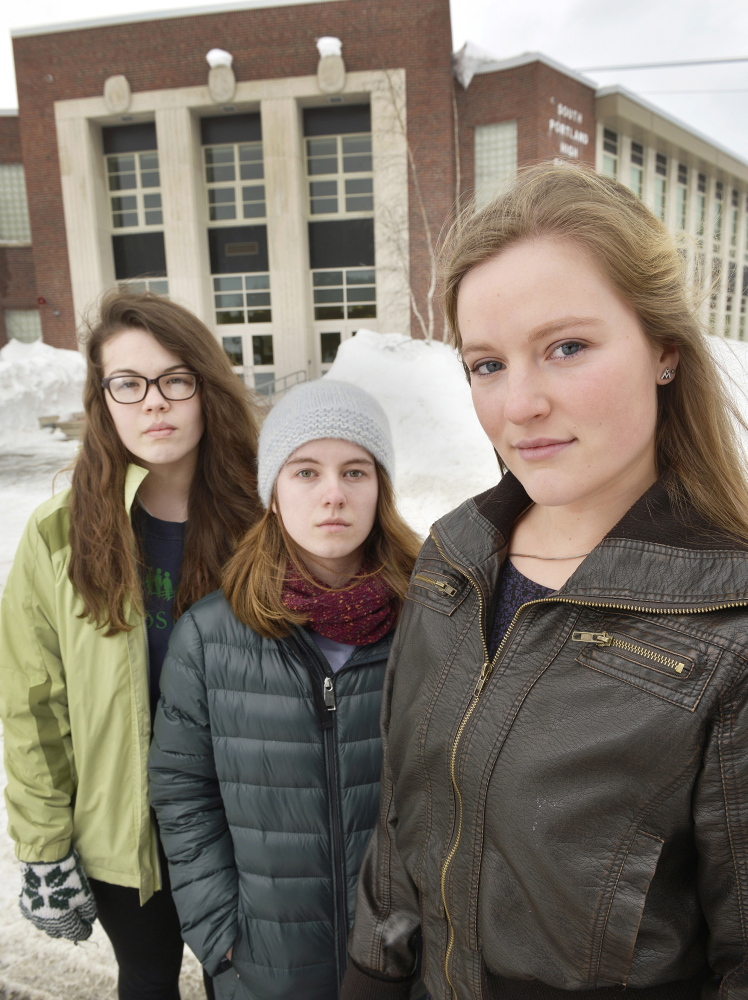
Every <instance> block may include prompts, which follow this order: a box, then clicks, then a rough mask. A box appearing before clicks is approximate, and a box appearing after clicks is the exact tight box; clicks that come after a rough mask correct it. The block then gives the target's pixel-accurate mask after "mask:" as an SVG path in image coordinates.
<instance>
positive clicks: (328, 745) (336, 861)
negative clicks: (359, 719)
mask: <svg viewBox="0 0 748 1000" xmlns="http://www.w3.org/2000/svg"><path fill="white" fill-rule="evenodd" d="M299 632H300V633H302V632H303V630H301V629H300V630H299ZM297 641H298V642H300V643H301V644H302V645H303V646H304V653H305V655H306V656H307V657H308V658H309V659H311V660H312V661H313V663H314V666H315V668H316V670H314V671H310V673H311V674H312V677H311V679H312V683H313V684H317V683H319V681H320V679H321V681H322V697H323V699H324V704H325V708H326V709H327V712H328V716H329V725H325V726H323V733H324V740H325V753H326V754H327V759H328V761H329V762H330V766H329V769H328V779H327V793H328V795H329V796H330V809H331V812H332V830H331V834H332V857H333V875H334V881H335V913H334V915H333V919H336V921H337V939H338V941H337V943H338V947H337V952H338V962H337V965H338V986H340V984H341V983H342V981H343V975H344V973H345V969H346V965H347V959H348V898H347V893H346V887H345V879H344V874H345V865H344V856H343V824H342V817H341V810H340V796H339V792H338V787H339V780H338V758H337V754H336V752H335V740H336V732H337V722H336V719H337V710H338V705H337V700H336V698H335V680H334V677H333V675H332V674H330V673H328V670H329V669H330V665H329V663H328V662H327V661H326V660H325V661H324V662H323V660H322V654H321V653H320V652H318V650H317V648H316V646H314V645H313V640H312V639H309V638H307V637H306V636H303V635H300V636H299V638H298V640H297ZM302 662H303V660H302ZM315 674H316V676H315ZM333 713H334V714H333Z"/></svg>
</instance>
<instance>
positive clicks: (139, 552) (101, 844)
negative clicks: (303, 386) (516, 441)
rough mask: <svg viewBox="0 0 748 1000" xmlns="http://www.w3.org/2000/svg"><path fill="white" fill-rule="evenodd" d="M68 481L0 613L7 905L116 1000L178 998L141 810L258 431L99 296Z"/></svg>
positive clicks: (249, 508) (163, 312)
mask: <svg viewBox="0 0 748 1000" xmlns="http://www.w3.org/2000/svg"><path fill="white" fill-rule="evenodd" d="M86 359H87V364H88V371H87V378H86V385H85V391H84V405H85V411H86V418H87V419H86V428H85V433H84V438H83V443H82V446H81V450H80V453H79V455H78V457H77V459H76V461H75V464H74V467H73V474H72V485H71V487H70V488H69V489H67V490H65V491H64V492H62V493H59V494H58V495H57V496H55V497H54V498H53V499H51V500H49V501H47V502H46V503H44V504H42V505H41V507H39V508H38V509H37V510H36V511H35V512H34V514H33V516H32V518H31V521H30V522H29V525H28V527H27V529H26V532H25V534H24V536H23V538H22V540H21V543H20V545H19V548H18V551H17V554H16V558H15V561H14V564H13V567H12V570H11V572H10V575H9V578H8V583H7V587H6V589H5V593H4V595H3V601H2V608H1V609H0V706H1V707H2V717H3V723H4V735H5V764H6V769H7V775H8V788H7V792H6V798H7V803H8V817H9V831H10V834H11V836H12V837H13V839H14V840H15V842H16V853H17V856H18V859H19V860H20V861H21V867H22V876H23V888H22V893H21V900H20V905H21V911H22V913H23V914H24V916H26V917H28V918H29V920H31V921H32V923H34V924H35V925H36V926H37V927H38V928H40V929H41V930H44V931H46V932H47V933H48V934H50V935H51V936H52V937H64V938H69V939H70V940H72V941H81V940H85V939H86V938H88V937H89V935H90V934H91V924H92V923H93V921H94V920H95V918H96V915H97V913H98V916H99V918H100V920H101V922H102V925H103V927H104V930H105V931H106V932H107V934H108V935H109V937H110V939H111V941H112V945H113V947H114V951H115V955H116V957H117V961H118V964H119V997H120V1000H136V998H137V1000H145V998H148V1000H177V998H178V997H179V987H178V981H179V970H180V966H181V960H182V950H183V945H182V939H181V935H180V929H179V920H178V918H177V914H176V910H175V908H174V904H173V901H172V898H171V894H170V889H169V884H168V874H167V866H166V864H165V862H164V857H163V852H162V850H161V845H160V841H159V835H158V830H157V828H156V827H155V825H154V821H153V816H152V813H151V809H150V805H149V799H148V785H147V769H146V765H147V757H148V748H149V744H150V740H151V725H152V719H153V715H154V712H155V708H156V703H157V700H158V692H159V676H160V672H161V665H162V662H163V659H164V656H165V653H166V647H167V644H168V639H169V635H170V633H171V630H172V627H173V624H174V621H175V619H177V618H178V617H179V616H180V615H181V614H182V612H183V611H185V610H186V609H187V608H188V607H189V606H190V605H191V604H193V603H194V602H195V601H196V600H197V599H198V598H200V597H203V596H204V595H205V594H207V593H209V592H210V591H212V590H215V589H216V587H218V586H219V583H220V574H221V570H222V568H223V565H224V563H225V562H226V561H227V559H228V558H229V556H230V555H231V553H232V551H233V549H234V547H235V545H236V543H237V542H238V541H239V539H240V538H241V537H242V536H243V535H244V534H245V532H246V531H247V529H248V528H250V527H251V525H252V524H253V523H254V522H255V520H256V518H257V516H258V514H259V510H260V508H259V501H258V499H257V493H256V477H255V454H256V437H257V435H256V421H255V417H254V414H253V412H252V409H251V406H250V403H249V401H248V398H247V395H246V393H245V391H244V389H243V387H242V384H241V382H240V381H239V379H237V377H236V375H235V374H234V372H233V371H232V369H231V365H230V363H229V361H228V358H227V357H226V355H225V354H224V352H223V351H222V349H221V347H220V346H219V344H218V342H217V341H216V339H215V337H214V336H213V335H212V334H211V333H210V331H209V330H208V329H207V327H205V326H204V325H203V324H202V323H201V322H200V321H199V320H198V319H197V318H196V317H195V316H194V315H192V314H191V313H190V312H188V311H187V310H186V309H184V308H182V307H181V306H178V305H176V304H175V303H173V302H170V301H169V300H167V299H165V298H161V297H158V296H153V295H148V294H145V295H135V294H122V293H112V294H110V295H109V296H107V297H106V298H105V299H104V301H103V303H102V307H101V310H100V315H99V318H98V321H97V322H96V324H95V325H93V327H92V328H91V329H90V332H89V336H88V339H87V342H86Z"/></svg>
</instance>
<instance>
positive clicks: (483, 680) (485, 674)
mask: <svg viewBox="0 0 748 1000" xmlns="http://www.w3.org/2000/svg"><path fill="white" fill-rule="evenodd" d="M490 676H491V663H490V661H489V660H486V662H485V663H484V664H483V668H482V669H481V672H480V677H479V678H478V683H477V684H476V685H475V690H474V691H473V698H477V697H478V696H479V695H480V693H481V692H482V691H483V688H484V687H485V686H486V684H487V683H488V678H489V677H490Z"/></svg>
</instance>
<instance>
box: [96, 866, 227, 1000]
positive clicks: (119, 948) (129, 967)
mask: <svg viewBox="0 0 748 1000" xmlns="http://www.w3.org/2000/svg"><path fill="white" fill-rule="evenodd" d="M159 854H160V857H161V873H162V877H163V883H164V885H163V888H162V889H161V890H160V891H159V892H156V893H154V894H153V895H152V896H151V898H150V899H149V900H148V902H147V903H146V904H145V906H141V905H140V899H139V894H138V890H137V889H130V888H128V887H126V886H123V885H111V884H110V883H109V882H100V881H99V880H98V879H95V878H90V879H89V880H88V881H89V883H90V885H91V891H92V892H93V894H94V898H95V899H96V907H97V909H98V911H99V920H100V921H101V926H102V927H103V928H104V930H105V931H106V933H107V936H108V937H109V940H110V941H111V942H112V947H113V948H114V954H115V956H116V958H117V965H118V966H119V979H118V983H117V996H118V997H119V1000H180V996H179V970H180V969H181V967H182V951H183V950H184V943H183V942H182V935H181V933H180V930H179V917H178V916H177V910H176V907H175V906H174V900H173V899H172V896H171V888H170V885H169V873H168V868H167V866H166V859H165V858H164V856H163V853H162V852H161V851H159ZM204 980H205V989H206V995H207V997H208V1000H213V986H212V983H211V981H210V978H209V977H208V976H205V977H204Z"/></svg>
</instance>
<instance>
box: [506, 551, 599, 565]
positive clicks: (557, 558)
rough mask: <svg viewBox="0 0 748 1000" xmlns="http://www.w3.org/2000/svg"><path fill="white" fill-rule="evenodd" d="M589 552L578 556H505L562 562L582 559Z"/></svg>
mask: <svg viewBox="0 0 748 1000" xmlns="http://www.w3.org/2000/svg"><path fill="white" fill-rule="evenodd" d="M591 552H592V549H590V551H589V552H580V553H579V555H578V556H531V555H530V554H529V553H528V552H508V553H507V555H510V556H514V557H515V558H516V559H545V560H547V561H548V562H551V561H553V562H564V561H565V560H567V559H584V557H585V556H588V555H590V553H591Z"/></svg>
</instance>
